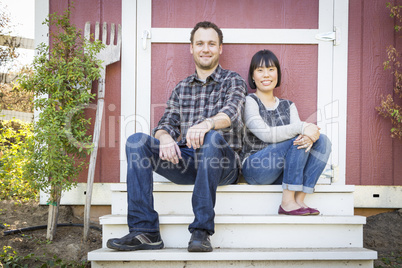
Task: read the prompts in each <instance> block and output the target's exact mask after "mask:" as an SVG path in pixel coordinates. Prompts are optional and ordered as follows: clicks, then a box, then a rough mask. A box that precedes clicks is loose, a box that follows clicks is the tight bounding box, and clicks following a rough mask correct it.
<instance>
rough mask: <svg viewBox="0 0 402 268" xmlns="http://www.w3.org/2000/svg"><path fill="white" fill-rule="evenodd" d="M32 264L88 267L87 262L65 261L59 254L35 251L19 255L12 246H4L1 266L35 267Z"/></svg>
mask: <svg viewBox="0 0 402 268" xmlns="http://www.w3.org/2000/svg"><path fill="white" fill-rule="evenodd" d="M32 264H35V267H41V268H51V267H61V268H64V267H78V268H79V267H81V268H85V267H87V263H86V262H85V261H83V262H76V261H64V260H63V259H61V258H59V257H58V256H55V255H54V256H52V257H50V258H49V257H47V256H46V254H44V255H43V256H41V257H39V256H36V255H35V254H33V253H30V254H28V255H26V256H21V255H18V253H17V252H16V251H15V250H14V249H13V248H12V247H10V246H4V247H3V250H2V251H0V267H1V268H3V267H4V268H11V267H12V268H28V267H33V266H32Z"/></svg>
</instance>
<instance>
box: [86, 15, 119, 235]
mask: <svg viewBox="0 0 402 268" xmlns="http://www.w3.org/2000/svg"><path fill="white" fill-rule="evenodd" d="M90 32H91V23H90V22H87V23H85V31H84V36H85V39H87V40H88V41H89V38H90ZM114 38H115V26H114V23H112V24H111V32H110V44H109V45H106V39H107V23H106V22H104V23H103V28H102V43H103V44H104V45H105V46H106V47H105V48H104V49H103V50H101V51H100V52H99V53H98V54H97V55H96V58H97V59H99V60H101V61H102V67H103V68H102V69H101V71H100V74H101V77H100V78H99V80H98V94H97V97H98V103H97V106H96V118H95V129H94V136H93V145H94V148H93V151H92V152H91V157H90V161H89V168H88V180H87V192H86V202H85V211H84V241H87V240H88V235H89V219H90V213H91V199H92V188H93V183H94V175H95V165H96V157H97V153H98V146H99V136H100V130H101V124H102V116H103V107H104V98H105V78H106V66H107V65H110V64H112V63H115V62H117V61H119V60H120V48H121V26H120V24H119V25H118V30H117V45H114ZM95 40H99V22H96V25H95Z"/></svg>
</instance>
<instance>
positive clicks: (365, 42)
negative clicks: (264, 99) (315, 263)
mask: <svg viewBox="0 0 402 268" xmlns="http://www.w3.org/2000/svg"><path fill="white" fill-rule="evenodd" d="M154 1H155V3H158V5H165V8H161V9H157V10H156V9H155V10H153V13H154V14H159V13H158V12H159V11H160V14H159V15H158V16H155V17H156V18H158V17H159V19H158V20H157V21H156V20H153V22H152V24H153V27H189V28H191V27H193V26H194V24H195V23H196V21H195V20H194V18H195V17H196V16H194V14H193V13H191V12H195V10H196V9H194V8H193V7H185V6H182V5H181V4H180V5H178V4H177V3H176V2H177V1H163V0H154ZM49 2H50V13H53V12H56V11H57V12H62V11H63V10H64V9H65V8H66V7H67V6H68V4H69V3H70V1H66V0H51V1H49ZM180 2H182V1H180ZM246 2H247V4H246ZM317 2H318V1H299V3H303V4H302V5H301V6H299V7H298V8H296V9H294V8H293V7H292V8H291V7H288V6H287V5H288V4H289V3H290V2H289V1H275V3H277V5H279V8H278V9H277V10H282V12H279V13H278V12H274V13H273V14H270V15H269V14H268V13H269V12H270V11H269V10H270V9H265V8H256V9H255V8H254V9H248V8H249V5H250V4H249V3H253V1H250V2H248V1H240V0H239V1H237V2H236V3H237V5H241V4H242V3H243V4H244V5H245V6H244V9H243V13H244V14H243V13H242V14H240V15H241V17H243V18H245V17H247V18H249V19H244V20H243V19H242V20H238V21H237V22H236V25H237V27H242V28H316V27H317V18H316V17H309V18H306V17H304V18H302V19H300V20H298V19H297V16H296V15H297V14H293V13H292V11H291V10H296V11H297V9H300V8H304V7H306V5H305V4H306V3H309V8H315V7H316V3H317ZM387 2H389V0H349V54H348V60H349V62H348V105H347V108H348V116H347V147H346V150H347V156H346V163H347V164H346V183H347V184H355V185H402V142H401V141H399V140H396V139H392V138H391V137H390V133H389V130H390V128H391V124H390V123H389V122H388V121H387V120H385V119H383V118H382V117H380V116H379V115H378V114H377V112H376V110H375V107H376V106H378V105H379V103H380V96H381V95H386V94H392V95H393V77H392V75H391V74H390V73H389V72H387V71H384V70H383V62H384V60H386V58H387V55H386V47H387V46H389V45H391V44H393V45H396V46H397V48H402V46H401V40H400V39H398V36H397V35H396V34H395V32H394V31H393V24H394V20H393V19H391V18H390V17H389V10H388V9H387V8H386V3H387ZM74 3H75V4H74V5H75V10H74V11H73V13H72V17H71V20H72V22H73V23H74V24H76V25H77V26H78V27H79V28H81V29H83V28H84V24H85V22H86V21H91V23H94V22H95V21H100V22H103V21H107V22H109V23H112V22H114V23H116V24H118V23H121V0H113V1H112V0H85V1H84V0H81V1H80V0H76V1H74ZM166 3H169V5H166ZM184 3H186V1H184ZM212 3H213V5H210V7H203V9H204V10H207V9H208V8H212V9H211V12H204V13H203V15H202V16H204V17H205V18H203V19H208V20H212V21H215V22H216V23H217V24H218V25H219V26H220V27H222V28H225V27H233V26H232V25H233V23H234V20H237V18H238V17H239V16H240V15H238V14H236V13H234V14H232V13H231V12H232V11H231V9H230V8H229V9H228V8H227V6H222V5H221V4H220V3H222V1H212ZM292 3H293V2H292ZM399 4H401V3H399ZM183 8H184V9H186V10H187V11H188V12H184V13H178V11H177V9H183ZM222 8H225V9H224V10H222V11H221V12H218V11H219V10H221V9H222ZM158 10H159V11H158ZM248 10H249V11H248ZM162 11H163V12H162ZM263 11H264V12H263ZM255 12H257V13H258V12H260V13H261V12H263V13H261V14H259V13H258V14H259V15H258V14H256V13H255ZM265 12H268V13H265ZM222 13H223V14H227V15H226V16H217V14H222ZM313 13H314V12H313ZM179 14H182V15H179ZM198 15H199V14H198ZM257 15H258V16H257ZM182 16H184V18H182ZM155 17H154V18H155ZM262 17H270V18H274V19H270V20H261V18H262ZM198 18H199V17H197V21H199V20H201V19H202V18H201V19H198ZM253 18H258V20H253ZM193 20H194V21H193ZM183 21H186V23H188V25H187V24H186V25H183V23H182V22H183ZM257 23H265V24H266V23H270V24H269V25H265V24H263V25H259V26H257V25H258V24H257ZM272 23H273V24H272ZM92 30H93V25H92ZM169 46H171V45H164V44H157V45H153V47H152V49H153V51H154V52H155V55H158V57H159V59H160V60H162V61H166V62H168V63H167V64H168V65H169V64H170V65H172V64H173V63H174V61H177V62H180V61H181V62H183V63H184V65H183V68H182V69H186V70H179V72H178V73H177V71H176V73H175V72H173V71H172V70H170V69H168V70H165V71H163V70H157V69H155V68H153V70H152V76H153V77H157V76H156V75H162V76H163V77H165V85H164V87H163V88H162V89H161V91H160V94H152V103H153V104H154V105H155V106H158V105H163V104H164V100H165V99H166V98H167V96H168V95H169V94H168V93H169V92H167V91H168V89H167V87H166V85H168V86H169V88H172V87H173V86H174V85H175V83H177V81H178V80H179V79H182V78H184V76H183V74H184V73H186V75H189V74H191V73H192V72H193V70H194V67H193V66H192V65H191V58H184V59H183V58H182V55H187V54H186V53H188V54H189V52H188V47H187V46H185V45H174V49H170V48H169ZM241 46H243V45H226V46H225V47H224V53H223V55H222V60H223V61H222V65H223V67H224V68H230V69H233V70H235V71H237V72H239V73H240V74H241V75H242V76H243V77H246V72H247V65H248V64H249V63H248V61H249V58H250V57H251V56H250V55H251V54H250V53H251V52H250V51H255V49H260V46H255V47H253V48H252V49H244V47H245V46H243V47H241ZM288 47H289V46H288ZM311 47H312V48H309V49H308V48H302V47H301V48H299V49H307V51H306V52H307V53H310V54H311V55H313V54H315V53H314V50H315V49H316V48H314V46H311ZM261 48H262V47H261ZM264 48H268V49H272V50H277V51H279V53H283V56H284V57H285V56H286V55H288V57H289V58H290V59H291V58H292V57H291V55H292V53H294V52H292V51H291V50H290V52H287V53H285V52H286V50H285V49H283V48H282V47H280V46H278V45H271V46H264ZM239 49H240V50H241V51H242V54H241V55H244V56H242V57H240V56H239V57H238V59H237V60H236V61H233V60H232V59H231V58H229V57H227V58H224V55H225V54H228V55H229V54H230V55H233V53H235V52H236V51H238V50H239ZM249 54H250V55H249ZM280 60H281V58H280ZM287 60H288V59H286V58H282V60H281V63H282V62H283V61H287ZM152 61H154V57H153V59H152ZM169 62H170V63H169ZM232 65H233V68H231V67H232ZM245 66H246V67H245ZM184 67H186V68H184ZM188 68H190V71H189V70H187V69H188ZM312 68H316V66H315V67H314V66H312ZM120 71H121V69H120V63H115V64H113V65H110V66H109V67H107V71H106V97H105V114H104V119H105V120H104V122H103V124H102V135H101V139H102V142H101V147H100V149H99V151H98V161H97V165H96V172H95V181H96V182H119V181H120V178H119V176H120V170H119V142H120V141H119V140H118V139H119V131H120V126H119V120H118V119H119V115H120V85H121V81H120ZM285 75H286V74H285ZM289 79H290V77H289ZM335 79H336V78H335ZM314 81H316V80H314ZM158 83H160V82H158V81H156V80H155V81H152V88H160V85H159V84H158ZM289 83H292V81H290V82H289ZM94 84H95V85H94V88H93V92H96V83H94ZM313 87H314V88H316V82H315V84H313ZM284 88H285V87H284ZM165 91H166V92H165ZM281 94H283V97H288V98H289V99H292V98H294V99H295V100H297V99H299V96H298V95H297V94H299V93H298V92H292V90H290V87H289V90H288V92H287V91H286V88H285V90H284V92H283V93H281ZM289 96H292V98H291V97H289ZM315 99H316V95H314V100H315ZM312 103H314V104H313V106H311V104H309V105H306V107H304V106H303V105H298V107H299V110H300V111H301V117H306V116H308V115H309V114H310V111H309V110H308V109H311V107H316V104H315V102H314V101H313V102H312ZM304 109H306V110H305V111H303V110H304ZM162 111H163V108H156V109H153V112H154V113H153V114H152V115H151V116H152V120H151V121H152V124H155V121H157V119H156V118H158V117H160V114H161V113H162ZM87 115H88V116H89V117H91V118H94V117H95V110H88V111H87ZM93 124H94V123H93ZM92 127H93V125H92ZM92 131H93V129H91V132H92ZM86 176H87V171H86V170H85V171H83V172H82V174H81V176H80V178H79V181H80V182H85V181H86Z"/></svg>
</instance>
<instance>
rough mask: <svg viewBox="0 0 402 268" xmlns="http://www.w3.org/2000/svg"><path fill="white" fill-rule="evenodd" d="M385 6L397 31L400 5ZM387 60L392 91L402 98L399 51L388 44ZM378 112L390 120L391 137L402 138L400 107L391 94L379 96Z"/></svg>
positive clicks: (400, 19) (401, 27)
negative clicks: (393, 20)
mask: <svg viewBox="0 0 402 268" xmlns="http://www.w3.org/2000/svg"><path fill="white" fill-rule="evenodd" d="M387 8H389V9H390V12H391V14H390V16H391V17H392V18H395V20H396V22H397V23H396V25H395V26H394V29H395V31H396V32H399V31H400V30H401V29H402V26H401V25H400V24H401V23H402V16H401V8H402V6H398V5H393V4H391V3H387ZM387 56H388V60H387V61H385V62H384V70H391V73H392V74H393V75H394V80H395V86H394V92H395V95H396V97H398V98H399V99H401V98H402V69H401V62H400V56H401V55H400V52H399V51H398V50H397V49H396V48H395V47H394V46H392V45H391V46H389V47H388V48H387ZM376 110H377V111H378V113H379V114H380V115H381V116H383V117H384V118H389V119H390V120H391V124H392V128H391V137H393V138H398V139H400V140H402V107H401V106H400V105H398V104H397V101H396V100H394V98H393V97H392V95H391V94H388V95H387V96H386V97H384V96H381V105H380V106H379V107H376Z"/></svg>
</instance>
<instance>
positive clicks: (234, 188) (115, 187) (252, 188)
mask: <svg viewBox="0 0 402 268" xmlns="http://www.w3.org/2000/svg"><path fill="white" fill-rule="evenodd" d="M193 187H194V186H193V185H179V184H174V183H171V182H154V192H192V191H193ZM110 190H111V191H112V192H127V184H126V183H111V185H110ZM354 191H355V185H316V187H315V192H316V193H320V192H322V193H353V192H354ZM217 192H282V186H281V185H250V184H246V183H241V184H233V185H224V186H219V187H218V189H217Z"/></svg>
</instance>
